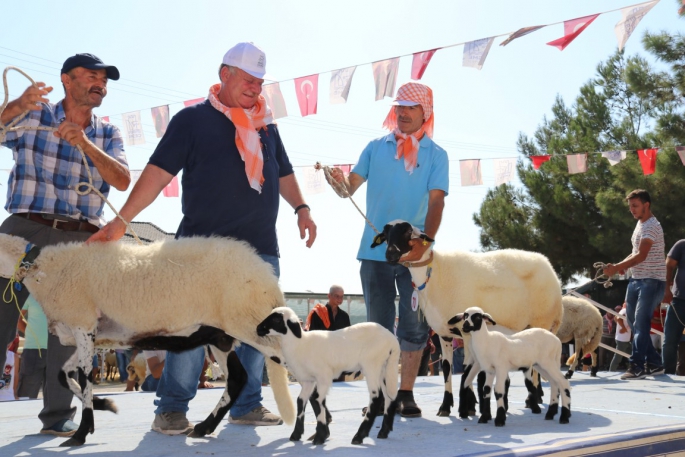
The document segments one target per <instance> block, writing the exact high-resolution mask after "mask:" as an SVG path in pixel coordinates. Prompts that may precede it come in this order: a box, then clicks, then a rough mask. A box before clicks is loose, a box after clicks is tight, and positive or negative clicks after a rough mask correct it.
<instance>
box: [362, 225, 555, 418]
mask: <svg viewBox="0 0 685 457" xmlns="http://www.w3.org/2000/svg"><path fill="white" fill-rule="evenodd" d="M410 240H426V235H425V234H424V233H423V232H422V231H421V230H419V229H418V228H416V227H413V226H412V225H411V224H409V223H408V222H404V221H393V222H390V223H388V224H387V225H386V226H385V227H384V228H383V233H381V234H379V235H377V236H376V238H375V239H374V243H373V244H372V247H375V246H379V245H380V244H382V243H383V242H387V244H388V246H387V249H386V259H387V261H388V262H391V263H398V262H399V261H400V260H401V256H402V255H404V254H406V253H407V252H409V251H410V250H411V245H410V243H409V241H410ZM406 266H407V267H408V268H409V271H410V273H411V275H412V279H413V281H414V284H425V287H424V288H423V289H422V290H420V291H419V306H420V308H421V311H422V312H423V314H424V315H425V317H426V321H427V322H428V325H430V326H431V328H432V329H433V330H434V331H435V332H436V333H437V334H438V335H440V336H441V337H442V350H443V362H442V364H443V367H442V368H443V373H445V395H444V398H443V402H442V404H441V405H440V408H439V410H438V415H439V416H449V414H450V410H451V407H452V406H453V405H454V400H453V395H452V370H451V362H452V343H451V341H452V336H453V335H452V333H450V328H449V327H448V326H447V321H448V320H449V319H450V318H451V317H453V316H454V315H455V314H457V313H460V312H463V311H464V310H465V309H466V308H469V307H471V306H479V307H481V308H482V309H484V310H486V311H487V312H491V313H493V314H495V315H497V316H498V322H499V323H500V325H502V326H504V327H507V328H509V329H511V330H513V331H515V332H517V331H520V330H523V329H526V328H529V327H538V328H543V329H546V330H549V331H551V332H553V333H554V332H555V331H556V330H557V329H558V328H559V326H560V325H561V319H562V314H563V308H562V306H561V286H560V284H559V280H558V278H557V276H556V273H555V272H554V269H553V268H552V266H551V265H550V263H549V260H547V258H546V257H545V256H543V255H541V254H538V253H534V252H527V251H519V250H514V249H504V250H500V251H490V252H483V253H473V252H451V253H444V252H442V253H441V252H438V251H432V250H428V251H426V253H425V255H424V257H423V258H422V259H420V261H419V262H415V263H411V264H406ZM429 278H430V282H428V279H429ZM465 352H466V357H467V361H466V362H468V361H469V360H470V358H469V352H470V351H469V347H468V342H467V344H466V345H465ZM471 370H472V366H471V365H469V364H468V363H467V364H466V365H465V367H464V375H463V376H462V382H461V388H460V395H459V416H460V417H468V415H469V414H475V405H476V400H475V396H474V394H473V391H472V388H471V386H470V383H469V385H468V387H467V385H466V384H465V380H466V379H467V378H469V377H470V376H471ZM535 401H537V399H535ZM527 403H528V402H527Z"/></svg>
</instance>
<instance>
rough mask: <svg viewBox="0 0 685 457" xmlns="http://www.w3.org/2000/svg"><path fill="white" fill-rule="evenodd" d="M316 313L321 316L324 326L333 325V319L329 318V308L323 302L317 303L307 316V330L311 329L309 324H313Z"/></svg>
mask: <svg viewBox="0 0 685 457" xmlns="http://www.w3.org/2000/svg"><path fill="white" fill-rule="evenodd" d="M314 313H316V314H317V315H318V316H319V318H320V319H321V322H323V325H324V327H326V328H330V327H331V320H330V319H329V318H328V308H326V307H325V306H324V305H322V304H321V303H317V304H316V305H314V308H312V310H311V311H310V312H309V315H308V316H307V326H306V328H307V330H309V326H310V325H312V316H313V315H314Z"/></svg>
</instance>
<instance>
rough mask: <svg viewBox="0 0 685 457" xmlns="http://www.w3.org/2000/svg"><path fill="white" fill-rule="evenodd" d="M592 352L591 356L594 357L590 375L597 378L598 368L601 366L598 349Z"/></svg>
mask: <svg viewBox="0 0 685 457" xmlns="http://www.w3.org/2000/svg"><path fill="white" fill-rule="evenodd" d="M590 354H591V355H590V357H592V367H591V368H590V376H591V377H593V378H596V377H597V370H598V369H599V367H598V366H597V351H596V350H594V351H592V352H591V353H590Z"/></svg>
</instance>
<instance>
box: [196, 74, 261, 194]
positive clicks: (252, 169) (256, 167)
mask: <svg viewBox="0 0 685 457" xmlns="http://www.w3.org/2000/svg"><path fill="white" fill-rule="evenodd" d="M220 90H221V84H214V85H213V86H212V87H210V88H209V96H208V97H207V98H208V99H209V103H211V105H212V106H213V107H214V108H216V109H217V110H219V111H221V112H222V113H224V115H226V117H227V118H228V119H229V120H230V121H231V122H233V124H234V125H235V145H236V146H237V147H238V152H240V157H241V158H242V159H243V162H245V174H246V175H247V180H248V182H249V183H250V187H251V188H253V189H254V190H256V191H257V192H259V193H260V194H261V193H262V184H264V174H263V173H262V171H263V168H264V156H263V155H262V143H261V140H260V138H259V133H258V132H257V130H259V129H261V128H264V127H266V126H267V125H269V124H273V116H272V115H271V110H270V109H269V107H268V106H267V104H266V99H265V98H264V96H263V95H260V96H259V98H258V99H257V103H255V105H254V106H253V107H252V108H250V109H243V108H229V107H228V106H226V105H224V104H223V103H221V102H220V101H219V91H220Z"/></svg>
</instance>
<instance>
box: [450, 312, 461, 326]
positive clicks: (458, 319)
mask: <svg viewBox="0 0 685 457" xmlns="http://www.w3.org/2000/svg"><path fill="white" fill-rule="evenodd" d="M463 319H464V315H463V314H457V315H456V316H454V317H453V318H452V319H450V320H448V321H447V323H448V324H449V325H454V324H457V323H459V322H461V321H462V320H463Z"/></svg>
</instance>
